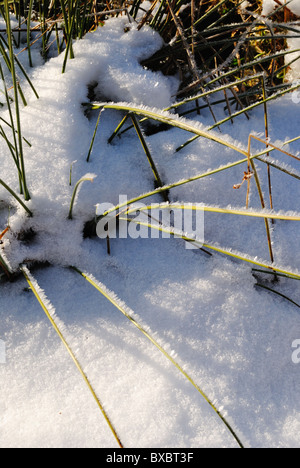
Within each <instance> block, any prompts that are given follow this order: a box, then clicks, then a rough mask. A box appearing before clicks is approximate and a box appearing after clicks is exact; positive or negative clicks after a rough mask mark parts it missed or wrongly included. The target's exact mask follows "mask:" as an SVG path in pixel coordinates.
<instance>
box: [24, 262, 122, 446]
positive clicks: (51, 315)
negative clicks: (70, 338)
mask: <svg viewBox="0 0 300 468" xmlns="http://www.w3.org/2000/svg"><path fill="white" fill-rule="evenodd" d="M21 270H22V272H23V274H24V276H25V278H26V281H27V283H28V284H29V286H30V289H31V290H32V292H33V294H34V295H35V297H36V299H37V300H38V302H39V304H40V306H41V307H42V309H43V311H44V312H45V314H46V316H47V317H48V319H49V321H50V323H51V325H52V326H53V328H54V330H55V331H56V333H57V334H58V336H59V338H60V339H61V341H62V343H63V344H64V346H65V347H66V349H67V351H68V353H69V354H70V356H71V358H72V359H73V361H74V363H75V365H76V367H77V369H78V370H79V372H80V374H81V375H82V377H83V379H84V381H85V383H86V384H87V386H88V388H89V390H90V392H91V394H92V395H93V397H94V399H95V401H96V403H97V405H98V407H99V409H100V411H101V412H102V414H103V416H104V418H105V420H106V422H107V424H108V426H109V428H110V430H111V431H112V433H113V435H114V437H115V439H116V441H117V442H118V445H119V446H120V448H122V447H123V445H122V442H121V440H120V438H119V436H118V435H117V432H116V430H115V428H114V426H113V424H112V422H111V421H110V419H109V417H108V415H107V413H106V411H105V410H104V408H103V406H102V404H101V402H100V400H99V398H98V396H97V395H96V392H95V390H94V389H93V387H92V385H91V383H90V381H89V379H88V378H87V376H86V374H85V372H84V370H83V369H82V367H81V365H80V363H79V361H78V359H77V358H76V356H75V354H74V353H73V351H72V350H71V348H70V346H69V344H68V343H67V341H66V339H65V338H64V335H63V334H62V332H61V329H60V327H59V326H58V325H57V323H56V322H57V320H56V317H55V311H54V308H53V306H52V305H51V304H50V302H49V301H48V299H47V298H46V297H45V294H44V293H43V292H42V291H41V289H40V288H39V285H38V284H37V282H36V281H35V279H34V278H33V276H32V275H31V273H30V271H29V270H28V268H27V267H26V266H24V265H23V266H22V267H21Z"/></svg>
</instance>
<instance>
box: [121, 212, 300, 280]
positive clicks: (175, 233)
mask: <svg viewBox="0 0 300 468" xmlns="http://www.w3.org/2000/svg"><path fill="white" fill-rule="evenodd" d="M120 219H121V220H122V221H128V222H130V223H135V224H139V225H141V226H145V227H148V228H150V229H156V230H158V231H160V232H164V233H167V234H170V236H176V238H181V239H183V240H184V241H186V242H191V243H192V244H194V245H195V246H198V248H202V247H204V248H206V249H209V250H212V251H214V252H218V253H220V254H222V255H226V256H229V257H232V258H235V259H237V260H241V261H242V262H245V263H250V264H252V265H256V266H258V267H260V268H265V269H266V270H269V271H264V273H269V274H273V275H274V272H276V275H277V274H278V273H280V274H281V275H283V276H285V277H287V278H291V279H296V280H300V273H295V272H292V271H289V270H285V269H283V268H281V267H278V266H276V265H271V264H268V263H266V262H263V261H261V262H259V261H258V260H257V259H256V258H252V257H250V256H247V254H242V253H240V252H234V251H233V250H228V249H225V248H222V247H219V246H218V245H214V244H211V243H210V244H207V243H206V242H205V243H203V242H202V241H200V240H198V239H196V238H195V237H188V235H187V234H186V233H184V232H180V231H179V230H178V229H176V231H175V230H174V229H173V228H170V227H164V226H158V225H156V224H151V223H147V222H142V221H136V220H134V219H131V218H122V217H120Z"/></svg>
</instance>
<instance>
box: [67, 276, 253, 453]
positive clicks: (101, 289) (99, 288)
mask: <svg viewBox="0 0 300 468" xmlns="http://www.w3.org/2000/svg"><path fill="white" fill-rule="evenodd" d="M72 269H73V270H74V271H76V272H77V273H79V274H80V275H81V276H83V278H85V279H86V280H87V281H88V282H89V283H90V284H91V285H92V286H93V287H94V288H96V289H97V291H99V292H100V293H101V294H102V295H103V296H104V297H105V298H106V299H108V300H109V301H110V302H111V303H112V304H113V305H114V306H115V307H116V308H117V309H118V310H119V311H120V312H122V314H123V315H124V316H125V317H126V318H127V319H128V320H130V322H131V323H132V324H133V325H134V326H135V327H137V328H138V329H139V330H140V331H141V332H142V333H143V334H144V335H145V336H146V338H148V340H150V341H151V343H153V344H154V346H156V348H157V349H159V351H160V352H162V353H163V355H164V356H165V357H166V358H167V359H168V360H169V361H170V362H171V363H172V364H173V365H174V366H175V367H176V368H177V369H178V370H179V371H180V372H181V373H182V374H183V375H184V377H185V378H186V379H187V380H188V381H189V382H190V383H191V384H192V385H193V386H194V387H195V389H196V390H197V391H198V392H199V393H200V394H201V395H202V396H203V398H204V399H205V400H206V401H207V403H208V404H209V405H210V406H211V407H212V409H213V410H214V411H215V412H216V413H217V415H218V416H219V418H221V420H222V421H223V423H224V424H225V425H226V426H227V428H228V430H229V431H230V432H231V434H232V435H233V437H234V438H235V440H236V442H237V443H238V445H239V446H240V448H244V447H243V444H242V442H241V441H240V439H239V437H238V436H237V434H236V432H235V431H234V429H233V428H232V427H231V425H230V424H229V423H228V421H227V420H226V419H225V417H224V416H223V415H222V414H221V412H220V411H219V410H218V409H217V408H216V406H215V405H214V404H213V402H212V401H211V400H210V399H209V397H208V396H207V395H206V394H205V393H204V392H203V390H202V389H201V388H200V387H199V385H197V384H196V382H195V381H194V380H193V379H192V377H191V376H190V375H189V374H188V373H187V372H186V371H185V370H184V369H183V368H182V367H181V366H180V365H179V364H178V362H177V361H176V360H175V359H174V358H173V357H172V356H171V355H170V354H169V353H168V352H167V351H166V350H165V349H164V348H163V347H162V346H161V345H160V344H159V343H158V342H157V341H156V340H155V339H154V338H153V337H152V336H151V335H150V333H149V332H148V331H146V330H145V328H143V327H142V326H141V325H140V323H139V322H137V320H136V319H135V318H134V317H133V316H132V311H130V310H128V308H127V307H126V309H127V310H128V311H127V310H125V306H124V305H123V304H121V302H120V301H119V300H118V299H117V298H116V297H114V295H113V294H112V293H111V292H110V291H108V290H107V288H106V287H105V286H104V285H103V284H101V283H99V281H97V280H96V279H94V278H93V277H92V276H91V275H88V274H86V273H84V272H82V271H81V270H79V269H78V268H75V267H72Z"/></svg>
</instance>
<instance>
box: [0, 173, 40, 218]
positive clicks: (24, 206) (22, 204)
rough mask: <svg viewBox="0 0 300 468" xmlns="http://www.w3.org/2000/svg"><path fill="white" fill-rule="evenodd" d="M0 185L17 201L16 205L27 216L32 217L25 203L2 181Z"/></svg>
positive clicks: (0, 180)
mask: <svg viewBox="0 0 300 468" xmlns="http://www.w3.org/2000/svg"><path fill="white" fill-rule="evenodd" d="M0 184H1V185H2V186H3V187H4V188H5V189H6V190H7V191H8V192H9V193H10V194H11V195H12V196H13V197H14V198H15V199H16V200H17V202H18V203H20V205H21V206H22V207H23V208H24V210H25V211H27V213H28V214H29V216H33V214H32V211H31V210H30V209H29V208H28V206H26V205H25V203H24V202H23V201H22V200H21V198H19V197H18V195H17V194H16V193H15V192H14V191H13V190H12V189H11V188H10V187H9V186H8V185H7V184H6V183H5V182H4V181H3V180H2V179H0Z"/></svg>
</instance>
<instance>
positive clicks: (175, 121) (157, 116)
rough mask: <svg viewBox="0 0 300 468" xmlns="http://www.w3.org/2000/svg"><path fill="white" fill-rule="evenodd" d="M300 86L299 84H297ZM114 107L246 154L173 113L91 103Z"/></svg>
mask: <svg viewBox="0 0 300 468" xmlns="http://www.w3.org/2000/svg"><path fill="white" fill-rule="evenodd" d="M299 87H300V85H299ZM101 108H103V109H115V110H121V111H127V112H132V113H134V114H136V115H142V116H144V117H147V118H150V119H153V120H156V121H158V122H162V123H166V124H169V125H171V126H173V127H177V128H181V129H182V130H185V131H187V132H190V133H194V134H195V135H197V136H202V137H204V138H207V139H208V140H211V141H215V142H217V143H220V144H221V145H223V146H226V147H227V148H231V149H233V150H235V151H237V152H238V153H241V154H243V155H247V152H246V151H244V150H242V149H241V148H239V147H238V146H235V145H233V144H231V143H229V142H228V141H226V140H224V139H221V138H219V137H217V136H215V135H213V134H211V133H209V132H208V131H204V130H200V129H199V128H197V127H195V126H193V125H191V124H189V123H188V122H185V121H183V120H181V119H179V118H175V117H174V115H171V114H167V113H161V112H154V111H151V110H149V109H147V108H142V107H134V106H131V105H129V104H114V103H108V104H106V103H103V104H101V103H100V104H98V103H94V104H92V109H101Z"/></svg>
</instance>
